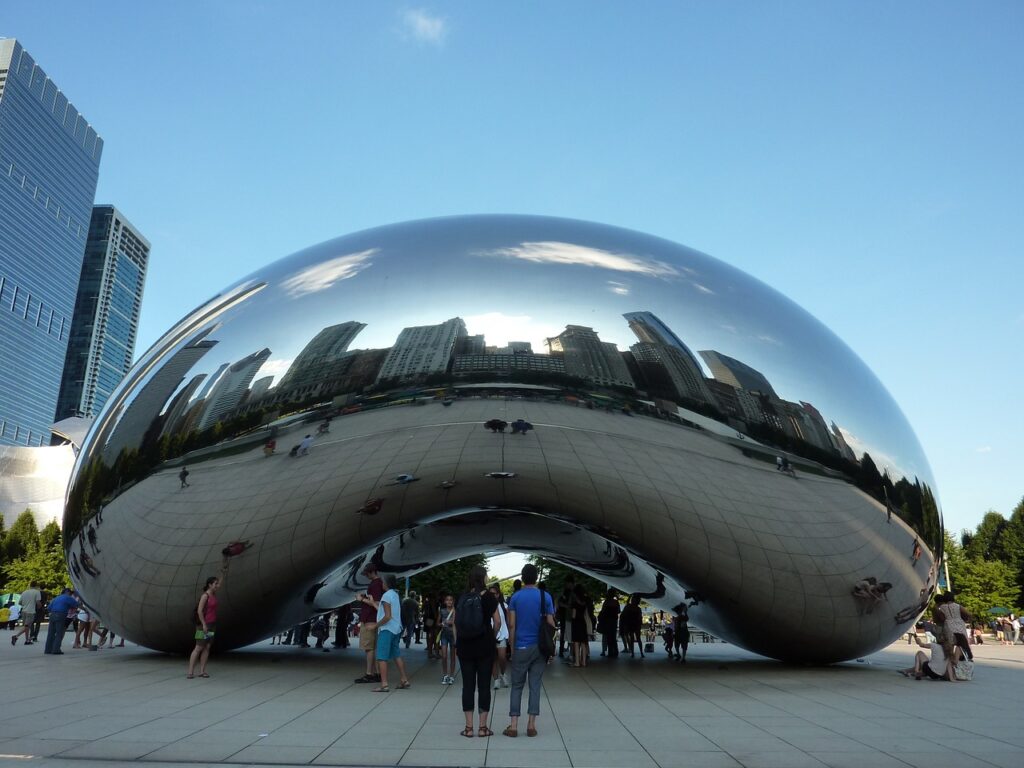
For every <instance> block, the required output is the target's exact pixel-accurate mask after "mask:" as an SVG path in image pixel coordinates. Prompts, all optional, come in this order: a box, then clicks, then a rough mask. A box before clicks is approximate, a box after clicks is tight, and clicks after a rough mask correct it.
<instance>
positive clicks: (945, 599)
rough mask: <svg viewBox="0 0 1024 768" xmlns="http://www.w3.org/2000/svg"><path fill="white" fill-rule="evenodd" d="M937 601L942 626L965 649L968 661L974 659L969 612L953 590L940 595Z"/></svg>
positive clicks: (955, 643)
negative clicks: (969, 632) (969, 640)
mask: <svg viewBox="0 0 1024 768" xmlns="http://www.w3.org/2000/svg"><path fill="white" fill-rule="evenodd" d="M936 602H937V603H939V605H938V606H937V607H936V609H935V610H936V613H939V614H941V615H942V626H943V628H944V629H945V630H946V633H947V635H948V636H949V638H950V639H951V640H952V641H953V644H954V645H956V646H958V647H959V648H960V650H961V651H963V653H964V656H966V657H967V659H968V661H974V653H973V652H972V651H971V644H970V643H969V642H968V641H967V623H966V622H968V621H970V620H971V614H969V613H968V612H967V611H966V610H964V608H963V607H962V606H961V605H960V603H958V602H956V599H955V598H954V597H953V593H952V592H947V593H946V594H944V595H940V596H939V597H938V598H937V599H936Z"/></svg>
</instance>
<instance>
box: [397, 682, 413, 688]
mask: <svg viewBox="0 0 1024 768" xmlns="http://www.w3.org/2000/svg"><path fill="white" fill-rule="evenodd" d="M398 687H399V688H403V689H404V688H412V683H410V682H409V681H408V680H403V681H402V682H400V683H399V684H398Z"/></svg>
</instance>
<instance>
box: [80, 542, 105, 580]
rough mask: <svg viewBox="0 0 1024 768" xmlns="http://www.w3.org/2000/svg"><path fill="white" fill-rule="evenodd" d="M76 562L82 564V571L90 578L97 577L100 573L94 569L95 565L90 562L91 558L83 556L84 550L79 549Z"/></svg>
mask: <svg viewBox="0 0 1024 768" xmlns="http://www.w3.org/2000/svg"><path fill="white" fill-rule="evenodd" d="M78 560H79V562H81V563H82V570H83V571H85V572H86V573H87V574H89V575H90V576H99V575H100V571H99V569H98V568H97V567H96V564H95V563H94V562H93V561H92V558H91V557H89V556H88V555H87V554H85V550H84V549H79V551H78Z"/></svg>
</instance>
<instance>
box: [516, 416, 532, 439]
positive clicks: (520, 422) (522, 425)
mask: <svg viewBox="0 0 1024 768" xmlns="http://www.w3.org/2000/svg"><path fill="white" fill-rule="evenodd" d="M531 429H533V424H531V423H530V422H528V421H526V420H525V419H516V420H515V421H513V422H512V434H513V435H516V434H519V435H525V434H526V433H527V432H529V431H530V430H531Z"/></svg>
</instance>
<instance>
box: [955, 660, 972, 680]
mask: <svg viewBox="0 0 1024 768" xmlns="http://www.w3.org/2000/svg"><path fill="white" fill-rule="evenodd" d="M953 676H954V677H956V679H957V680H973V679H974V662H973V661H969V660H968V659H960V661H958V662H957V663H956V664H954V665H953Z"/></svg>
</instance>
